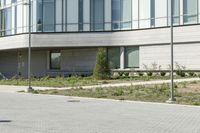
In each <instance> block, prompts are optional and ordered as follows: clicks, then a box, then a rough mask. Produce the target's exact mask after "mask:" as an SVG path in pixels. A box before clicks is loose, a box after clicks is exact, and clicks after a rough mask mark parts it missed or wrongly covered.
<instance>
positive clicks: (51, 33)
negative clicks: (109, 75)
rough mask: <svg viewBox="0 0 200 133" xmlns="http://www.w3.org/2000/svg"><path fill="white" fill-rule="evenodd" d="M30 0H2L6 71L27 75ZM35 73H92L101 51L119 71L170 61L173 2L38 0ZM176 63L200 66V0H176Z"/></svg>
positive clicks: (0, 37)
mask: <svg viewBox="0 0 200 133" xmlns="http://www.w3.org/2000/svg"><path fill="white" fill-rule="evenodd" d="M24 3H26V0H0V72H1V73H3V74H4V75H6V76H13V75H16V74H20V75H22V76H26V75H27V55H28V54H27V48H28V34H27V33H28V6H27V5H25V4H24ZM31 5H32V7H31V8H32V13H31V14H32V16H31V18H32V19H31V23H32V24H31V30H32V75H35V76H44V75H67V74H70V73H76V72H77V73H88V72H91V71H92V69H93V68H94V65H95V58H96V53H97V49H98V48H99V47H106V48H107V49H108V61H109V64H110V67H111V68H114V69H144V66H143V65H151V64H152V63H156V64H158V65H161V66H162V69H167V68H168V65H169V64H170V45H169V44H170V28H169V25H170V0H32V3H31ZM173 9H174V12H173V14H174V17H173V18H174V26H175V28H174V34H175V35H174V42H175V46H174V47H175V51H174V52H175V62H178V64H180V65H183V66H186V68H187V69H191V70H200V25H199V24H200V14H199V13H200V1H199V0H174V7H173Z"/></svg>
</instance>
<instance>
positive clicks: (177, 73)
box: [176, 70, 186, 77]
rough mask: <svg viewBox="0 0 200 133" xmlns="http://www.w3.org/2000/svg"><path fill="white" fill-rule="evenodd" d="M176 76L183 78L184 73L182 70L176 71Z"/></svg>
mask: <svg viewBox="0 0 200 133" xmlns="http://www.w3.org/2000/svg"><path fill="white" fill-rule="evenodd" d="M176 75H178V76H181V77H185V76H186V73H185V72H184V71H183V70H177V71H176Z"/></svg>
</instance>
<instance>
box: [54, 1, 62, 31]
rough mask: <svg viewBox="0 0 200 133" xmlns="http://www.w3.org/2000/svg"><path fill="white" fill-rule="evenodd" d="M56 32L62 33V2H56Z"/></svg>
mask: <svg viewBox="0 0 200 133" xmlns="http://www.w3.org/2000/svg"><path fill="white" fill-rule="evenodd" d="M55 2H56V32H61V31H62V10H63V8H62V4H63V3H62V0H56V1H55Z"/></svg>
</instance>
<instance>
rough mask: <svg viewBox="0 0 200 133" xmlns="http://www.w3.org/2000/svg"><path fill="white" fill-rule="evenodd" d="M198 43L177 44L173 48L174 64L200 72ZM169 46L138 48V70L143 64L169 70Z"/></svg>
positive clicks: (199, 48) (142, 67)
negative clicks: (156, 65)
mask: <svg viewBox="0 0 200 133" xmlns="http://www.w3.org/2000/svg"><path fill="white" fill-rule="evenodd" d="M199 51H200V43H197V44H178V45H175V46H174V62H175V63H178V64H179V65H181V66H185V67H186V69H193V70H200V52H199ZM170 57H171V56H170V47H169V45H154V46H141V47H140V62H141V64H140V68H141V69H144V64H145V65H148V66H151V65H152V63H156V64H158V65H161V66H162V68H163V69H167V68H169V64H170Z"/></svg>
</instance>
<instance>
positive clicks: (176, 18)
mask: <svg viewBox="0 0 200 133" xmlns="http://www.w3.org/2000/svg"><path fill="white" fill-rule="evenodd" d="M173 2H174V3H173V6H174V7H173V23H174V24H179V23H180V0H173Z"/></svg>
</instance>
